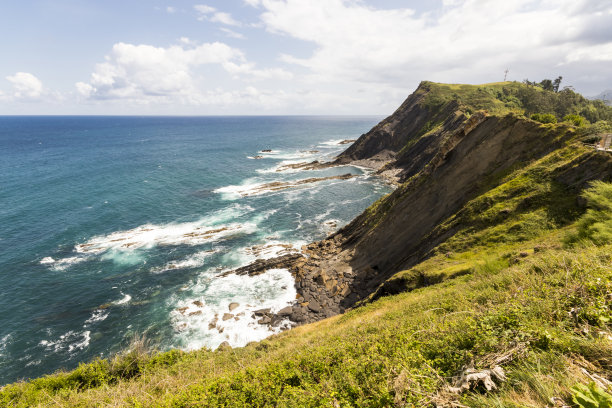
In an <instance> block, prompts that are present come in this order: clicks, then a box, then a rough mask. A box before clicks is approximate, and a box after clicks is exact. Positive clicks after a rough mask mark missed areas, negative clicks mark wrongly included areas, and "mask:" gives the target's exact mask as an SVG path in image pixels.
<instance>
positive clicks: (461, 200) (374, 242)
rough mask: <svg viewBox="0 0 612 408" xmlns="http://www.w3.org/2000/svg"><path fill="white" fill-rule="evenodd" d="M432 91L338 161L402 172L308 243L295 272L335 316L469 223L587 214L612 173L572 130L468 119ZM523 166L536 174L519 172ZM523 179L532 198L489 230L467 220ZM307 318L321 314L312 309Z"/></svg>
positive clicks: (485, 117) (610, 163)
mask: <svg viewBox="0 0 612 408" xmlns="http://www.w3.org/2000/svg"><path fill="white" fill-rule="evenodd" d="M435 92H436V90H435V89H432V84H430V83H423V84H421V86H419V88H418V89H417V90H416V92H415V93H414V94H412V95H411V96H410V97H408V99H407V100H406V101H405V102H404V103H403V104H402V106H401V107H400V108H399V109H398V110H397V111H395V112H394V113H393V115H391V116H390V117H388V118H387V119H385V120H383V121H382V122H381V123H379V124H378V125H376V126H375V127H374V128H373V129H372V130H371V131H370V132H368V133H366V134H364V135H362V136H361V137H360V138H359V139H358V140H357V141H356V142H355V143H354V144H353V145H352V146H351V147H350V148H348V149H347V150H346V151H345V152H344V153H342V154H341V155H340V156H339V157H338V162H340V163H351V162H356V163H360V162H361V161H363V160H374V161H380V160H382V159H384V160H385V166H384V167H383V168H382V169H381V170H379V172H384V171H389V170H393V171H395V174H396V175H397V177H398V179H399V181H400V183H401V185H400V186H399V187H398V188H397V189H396V190H395V191H394V192H393V193H391V194H390V195H388V196H387V197H385V198H383V199H381V200H379V201H378V202H377V203H375V204H374V205H373V206H371V207H370V208H368V209H367V210H366V211H364V213H363V214H361V215H360V216H359V217H357V218H356V219H355V220H354V221H353V222H351V223H350V224H348V225H347V226H346V227H344V228H343V229H341V230H340V231H338V232H337V233H336V234H334V235H332V236H330V237H329V238H328V239H327V240H324V241H321V242H320V243H317V244H314V245H311V246H310V247H309V251H310V253H309V255H310V258H309V259H308V260H307V261H305V262H304V263H302V264H300V265H299V266H298V267H297V268H294V269H293V270H294V272H295V274H296V277H297V280H298V292H300V293H303V294H304V300H305V302H304V304H306V303H308V302H312V301H314V302H315V303H316V304H317V305H321V306H322V307H321V308H322V309H325V310H328V311H330V314H335V313H337V312H339V311H342V310H344V309H345V308H347V307H351V306H352V305H354V304H355V303H356V302H358V301H360V300H361V299H364V298H366V297H368V296H371V295H372V293H375V292H377V291H379V292H380V288H381V287H384V284H385V282H386V280H387V279H389V278H390V277H392V276H393V275H394V274H396V273H397V272H399V271H402V270H406V269H408V268H410V267H412V266H414V265H416V264H417V263H419V262H421V261H423V260H424V259H427V258H428V257H429V256H431V254H432V253H433V252H435V251H440V250H441V248H442V247H443V245H442V244H444V243H445V242H446V241H447V240H449V239H451V238H453V237H454V236H455V235H457V234H458V233H459V232H461V231H463V230H465V229H466V228H468V227H469V228H471V229H472V231H477V230H479V229H481V230H485V229H486V228H489V227H492V226H495V225H497V224H503V223H509V224H510V223H515V224H517V225H518V226H515V228H518V229H520V223H521V221H520V220H521V217H523V215H524V214H525V213H530V212H533V213H538V212H542V213H543V214H544V215H543V218H544V219H545V220H546V219H547V218H548V219H550V222H549V224H546V225H547V226H546V225H545V226H544V227H542V228H549V227H550V228H552V227H553V224H554V227H559V226H561V225H563V224H564V223H565V224H566V223H569V222H571V221H572V220H573V219H572V217H574V216H576V215H577V214H579V213H581V211H583V209H581V208H580V200H579V199H578V196H579V194H580V191H581V190H582V189H583V188H584V187H585V186H586V185H587V184H588V183H589V182H590V181H592V180H597V179H603V180H609V179H610V178H611V177H612V155H609V154H602V153H598V152H596V151H595V150H593V149H591V148H586V147H584V146H583V145H582V144H581V143H579V142H577V141H576V139H577V137H576V132H575V128H573V127H571V126H570V125H565V124H560V125H554V126H551V125H542V124H540V123H537V122H535V121H532V120H529V119H525V118H524V117H522V116H519V115H516V114H513V113H506V114H502V115H493V114H489V113H487V112H485V111H477V112H475V113H472V114H470V113H469V111H470V110H471V109H470V107H469V106H466V105H465V104H462V103H460V102H459V101H458V100H456V99H452V98H451V99H449V100H444V99H440V98H438V99H436V98H435V97H436V96H437V95H433V97H434V98H432V93H435ZM432 99H434V100H435V101H436V103H432V102H431V101H432ZM432 106H434V107H435V109H434V108H432ZM542 163H545V164H542ZM523 168H525V169H531V170H529V171H531V172H533V176H529V177H527V176H525V175H524V174H523V173H521V169H523ZM528 174H531V173H528ZM504 177H505V178H504ZM523 179H526V180H527V181H524V180H523ZM517 180H520V182H521V183H523V182H524V183H525V184H526V185H525V186H523V187H522V188H523V190H524V191H527V192H528V193H524V192H523V194H525V197H524V198H523V199H522V200H518V202H514V201H516V200H514V201H512V203H513V204H512V205H511V206H510V207H509V208H504V209H503V211H501V210H500V213H501V215H496V217H497V218H495V219H494V220H493V221H490V224H491V225H488V224H486V223H483V222H482V221H478V220H477V219H478V216H479V215H478V214H475V215H474V214H468V213H469V211H467V210H466V206H467V205H469V204H470V203H472V202H479V201H478V200H480V201H484V202H485V204H482V203H480V204H478V205H479V206H480V208H481V211H483V212H484V211H489V210H490V209H491V207H493V206H494V205H495V202H494V201H493V200H491V199H487V198H486V194H487V193H488V192H489V191H492V190H495V189H496V188H498V187H499V186H500V185H506V184H510V185H512V183H519V181H517ZM504 183H505V184H504ZM538 183H540V184H541V187H542V190H543V191H539V190H538V188H536V187H537V185H538ZM530 185H531V186H530ZM544 186H545V188H544ZM553 193H554V194H553ZM516 194H519V192H517V193H516ZM557 195H559V196H565V197H568V198H567V199H565V200H566V201H567V202H566V203H565V201H564V203H565V204H559V205H566V206H567V208H566V209H565V210H564V211H566V212H567V214H568V215H567V216H565V215H564V216H563V217H558V216H556V215H555V214H554V213H555V211H554V210H553V208H554V206H555V205H557V203H554V202H553V201H551V200H553V198H554V199H556V198H557ZM553 196H554V197H553ZM474 205H475V204H474ZM509 205H510V204H509ZM512 206H514V207H512ZM475 219H476V220H477V221H474V220H475ZM538 222H540V221H538ZM542 222H543V223H546V222H548V221H542ZM470 223H471V224H470ZM472 224H473V225H472ZM485 224H486V225H485ZM512 234H514V232H508V235H509V236H510V235H512ZM518 235H519V236H520V234H518ZM499 239H500V241H503V239H504V238H503V237H501V238H499ZM509 239H510V237H509ZM307 253H308V252H307ZM425 283H426V282H425ZM327 305H329V306H327ZM317 309H319V308H318V307H317ZM302 312H303V314H304V315H310V318H314V317H313V316H312V315H313V313H312V310H307V309H306V308H305V307H304V308H303V310H302ZM319 313H322V312H315V313H314V315H315V316H316V315H317V314H319ZM300 317H301V316H300Z"/></svg>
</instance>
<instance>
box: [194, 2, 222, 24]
mask: <svg viewBox="0 0 612 408" xmlns="http://www.w3.org/2000/svg"><path fill="white" fill-rule="evenodd" d="M193 8H194V9H195V11H197V12H198V13H200V17H199V18H198V19H199V20H204V19H205V17H204V16H205V15H207V14H211V13H214V12H215V11H216V10H217V9H216V8H214V7H210V6H207V5H204V4H196V5H195V6H193Z"/></svg>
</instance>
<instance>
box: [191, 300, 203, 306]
mask: <svg viewBox="0 0 612 408" xmlns="http://www.w3.org/2000/svg"><path fill="white" fill-rule="evenodd" d="M192 303H193V304H194V305H196V306H197V307H204V303H202V302H200V301H199V300H195V301H193V302H192Z"/></svg>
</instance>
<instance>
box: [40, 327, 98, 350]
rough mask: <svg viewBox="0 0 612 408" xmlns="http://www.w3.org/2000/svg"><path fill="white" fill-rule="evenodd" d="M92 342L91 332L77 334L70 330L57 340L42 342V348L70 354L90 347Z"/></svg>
mask: <svg viewBox="0 0 612 408" xmlns="http://www.w3.org/2000/svg"><path fill="white" fill-rule="evenodd" d="M90 340H91V331H89V330H85V331H83V332H80V333H78V332H75V331H73V330H70V331H69V332H67V333H65V334H62V335H61V336H60V337H59V338H58V339H57V340H55V341H51V340H41V341H40V343H38V344H40V345H41V346H43V347H45V348H46V349H48V350H53V351H55V352H56V353H57V352H59V351H62V350H68V352H69V353H71V352H73V351H75V350H82V349H84V348H85V347H87V346H89V341H90Z"/></svg>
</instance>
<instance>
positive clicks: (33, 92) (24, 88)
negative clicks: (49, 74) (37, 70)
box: [6, 72, 43, 100]
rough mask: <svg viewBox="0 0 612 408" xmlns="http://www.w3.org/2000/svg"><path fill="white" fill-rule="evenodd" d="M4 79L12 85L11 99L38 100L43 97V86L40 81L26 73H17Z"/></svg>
mask: <svg viewBox="0 0 612 408" xmlns="http://www.w3.org/2000/svg"><path fill="white" fill-rule="evenodd" d="M6 79H7V80H8V81H9V82H10V83H11V84H13V88H14V93H13V97H15V98H16V99H29V100H33V99H39V98H40V97H41V96H42V95H43V85H42V82H41V81H40V79H38V78H36V77H35V76H34V75H32V74H30V73H28V72H17V73H16V74H15V75H9V76H7V77H6Z"/></svg>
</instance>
